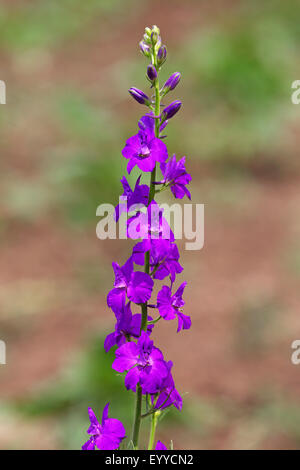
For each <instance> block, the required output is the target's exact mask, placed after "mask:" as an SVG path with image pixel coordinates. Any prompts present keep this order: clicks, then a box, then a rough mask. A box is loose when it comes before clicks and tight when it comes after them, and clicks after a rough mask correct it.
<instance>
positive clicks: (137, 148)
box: [122, 118, 168, 173]
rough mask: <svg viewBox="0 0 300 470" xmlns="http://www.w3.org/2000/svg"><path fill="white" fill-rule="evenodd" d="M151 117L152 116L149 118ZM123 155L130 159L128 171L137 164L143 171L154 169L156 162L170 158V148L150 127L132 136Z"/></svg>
mask: <svg viewBox="0 0 300 470" xmlns="http://www.w3.org/2000/svg"><path fill="white" fill-rule="evenodd" d="M149 119H150V118H149ZM122 155H123V157H125V158H127V159H128V160H129V162H128V165H127V171H128V173H131V170H132V169H133V168H134V167H135V165H137V166H138V167H139V168H140V169H141V170H142V171H146V172H147V171H152V170H153V168H154V167H155V165H156V162H160V163H162V162H164V161H166V159H167V158H168V149H167V147H166V145H165V143H164V142H162V141H161V140H160V139H159V138H157V137H155V136H154V133H153V134H152V131H150V127H149V128H147V129H146V130H145V131H142V130H140V131H139V132H138V134H136V135H134V136H132V137H130V138H129V139H128V140H127V142H126V145H125V147H124V148H123V150H122Z"/></svg>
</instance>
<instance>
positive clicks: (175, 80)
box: [163, 72, 181, 94]
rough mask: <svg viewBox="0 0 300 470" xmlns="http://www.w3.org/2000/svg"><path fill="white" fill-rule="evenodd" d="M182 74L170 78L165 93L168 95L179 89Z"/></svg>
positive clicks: (165, 86)
mask: <svg viewBox="0 0 300 470" xmlns="http://www.w3.org/2000/svg"><path fill="white" fill-rule="evenodd" d="M180 79H181V74H180V73H179V72H175V73H172V75H171V76H170V77H169V78H168V80H167V81H166V83H165V84H164V86H163V91H164V92H165V94H166V93H168V92H169V91H170V90H174V88H176V87H177V85H178V83H179V82H180Z"/></svg>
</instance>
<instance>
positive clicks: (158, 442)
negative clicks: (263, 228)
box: [155, 441, 168, 450]
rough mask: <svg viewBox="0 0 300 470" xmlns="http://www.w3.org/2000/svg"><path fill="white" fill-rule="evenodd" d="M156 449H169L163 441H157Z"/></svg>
mask: <svg viewBox="0 0 300 470" xmlns="http://www.w3.org/2000/svg"><path fill="white" fill-rule="evenodd" d="M155 450H168V448H167V447H166V446H165V444H163V443H162V442H161V441H157V443H156V446H155Z"/></svg>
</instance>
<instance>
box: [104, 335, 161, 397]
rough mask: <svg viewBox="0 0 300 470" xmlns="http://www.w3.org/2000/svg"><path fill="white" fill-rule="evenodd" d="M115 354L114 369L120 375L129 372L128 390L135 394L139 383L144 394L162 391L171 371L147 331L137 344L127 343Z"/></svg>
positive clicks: (127, 375)
mask: <svg viewBox="0 0 300 470" xmlns="http://www.w3.org/2000/svg"><path fill="white" fill-rule="evenodd" d="M115 354H116V359H115V360H114V362H113V364H112V368H113V369H114V370H116V371H117V372H120V373H123V372H127V374H126V377H125V386H126V388H127V389H128V390H133V391H134V392H135V391H136V386H137V384H138V383H139V384H140V386H141V388H142V391H143V393H157V392H159V391H160V389H161V386H162V384H163V382H164V379H165V378H166V377H167V375H168V373H169V369H168V366H167V364H166V362H165V360H164V356H163V354H162V352H161V351H160V350H159V349H158V348H156V347H155V346H153V341H152V340H151V339H150V338H149V336H148V335H147V334H146V333H145V331H142V333H141V336H140V337H139V339H138V342H137V343H135V342H133V341H130V342H128V343H125V344H123V346H121V347H120V348H118V349H117V350H116V352H115Z"/></svg>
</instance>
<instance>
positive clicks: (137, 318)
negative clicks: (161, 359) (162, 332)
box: [104, 302, 154, 352]
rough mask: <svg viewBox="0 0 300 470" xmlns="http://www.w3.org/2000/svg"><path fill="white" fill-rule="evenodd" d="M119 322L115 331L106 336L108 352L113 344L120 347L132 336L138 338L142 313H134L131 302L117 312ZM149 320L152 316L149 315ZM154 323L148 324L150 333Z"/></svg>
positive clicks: (105, 346) (105, 342)
mask: <svg viewBox="0 0 300 470" xmlns="http://www.w3.org/2000/svg"><path fill="white" fill-rule="evenodd" d="M116 318H117V323H116V325H115V331H114V332H113V333H110V334H109V335H107V336H106V338H105V341H104V349H105V351H106V352H108V351H109V350H110V349H111V348H112V347H113V346H115V345H117V346H118V347H120V346H122V344H124V343H126V340H128V339H129V338H130V337H134V338H138V337H139V335H140V330H141V321H142V315H141V314H140V313H136V314H135V315H132V312H131V308H130V302H128V304H127V305H125V306H124V309H123V310H120V311H119V312H118V313H117V314H116ZM148 320H149V321H151V320H152V318H151V317H150V316H148ZM153 327H154V325H148V327H147V334H148V335H150V334H151V331H152V329H153Z"/></svg>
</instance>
